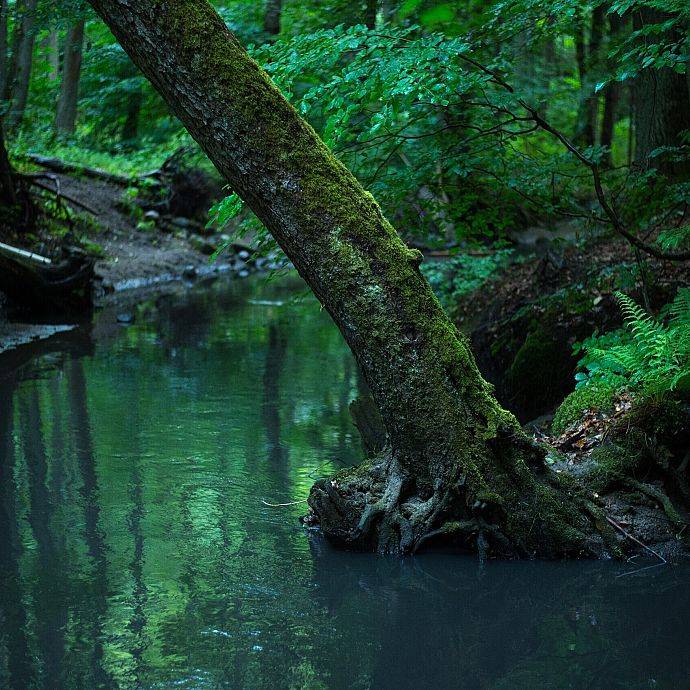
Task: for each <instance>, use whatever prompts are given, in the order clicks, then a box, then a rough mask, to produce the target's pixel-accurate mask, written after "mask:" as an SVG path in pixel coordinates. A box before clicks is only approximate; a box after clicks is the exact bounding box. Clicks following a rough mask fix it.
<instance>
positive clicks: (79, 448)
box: [67, 359, 114, 688]
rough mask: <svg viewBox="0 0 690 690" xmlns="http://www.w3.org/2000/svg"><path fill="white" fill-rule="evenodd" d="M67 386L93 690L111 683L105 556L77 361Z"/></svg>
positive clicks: (83, 383)
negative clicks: (106, 660)
mask: <svg viewBox="0 0 690 690" xmlns="http://www.w3.org/2000/svg"><path fill="white" fill-rule="evenodd" d="M67 385H68V389H69V406H70V423H71V431H72V434H73V436H74V448H75V454H76V458H77V465H78V468H79V475H80V478H81V488H80V491H79V493H80V495H81V499H82V504H83V510H84V541H85V542H86V546H87V551H88V554H89V557H90V561H91V568H92V570H91V575H90V577H89V584H90V596H89V604H90V605H89V606H87V607H85V616H88V619H90V620H83V621H80V624H81V626H83V627H85V628H88V632H87V633H86V634H87V636H88V638H89V639H90V643H91V645H92V646H91V647H90V650H91V654H90V657H91V658H90V664H89V665H90V670H89V674H90V677H91V682H92V683H93V684H94V687H96V688H102V687H112V686H113V684H114V683H113V680H112V678H111V677H110V676H109V674H108V673H107V671H106V670H105V668H104V666H103V656H104V648H103V639H104V633H103V624H104V621H105V618H106V614H107V609H108V602H107V594H108V579H107V565H108V563H107V553H106V549H107V547H106V544H105V539H104V536H103V533H102V531H101V528H100V513H101V508H100V503H99V498H100V497H99V490H98V476H97V473H96V458H95V453H94V447H93V438H92V435H91V422H90V415H89V407H88V401H87V395H86V379H85V377H84V365H83V360H81V359H72V361H71V362H70V363H69V364H68V366H67Z"/></svg>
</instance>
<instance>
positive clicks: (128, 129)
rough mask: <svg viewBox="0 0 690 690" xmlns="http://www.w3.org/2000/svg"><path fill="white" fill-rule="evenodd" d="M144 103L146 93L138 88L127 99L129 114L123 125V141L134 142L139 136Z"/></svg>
mask: <svg viewBox="0 0 690 690" xmlns="http://www.w3.org/2000/svg"><path fill="white" fill-rule="evenodd" d="M143 101H144V93H143V91H142V90H141V89H140V88H138V89H137V90H136V91H133V92H132V93H130V94H129V97H128V98H127V113H126V115H125V122H124V124H123V125H122V141H123V142H132V141H134V140H135V139H136V138H137V137H138V136H139V115H140V114H141V106H142V103H143Z"/></svg>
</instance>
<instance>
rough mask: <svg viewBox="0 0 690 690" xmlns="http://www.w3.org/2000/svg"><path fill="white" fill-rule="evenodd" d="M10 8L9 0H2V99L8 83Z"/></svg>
mask: <svg viewBox="0 0 690 690" xmlns="http://www.w3.org/2000/svg"><path fill="white" fill-rule="evenodd" d="M8 13H9V8H8V6H7V0H0V101H1V100H2V99H3V95H4V93H5V88H6V84H7V66H8V65H7V47H8V46H7V30H8V27H7V19H8Z"/></svg>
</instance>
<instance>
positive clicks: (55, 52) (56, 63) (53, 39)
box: [46, 30, 60, 81]
mask: <svg viewBox="0 0 690 690" xmlns="http://www.w3.org/2000/svg"><path fill="white" fill-rule="evenodd" d="M46 49H47V51H48V64H49V65H50V70H49V71H48V79H50V81H57V80H58V77H59V76H60V42H59V40H58V32H57V30H54V31H51V32H50V33H49V34H48V37H47V38H46Z"/></svg>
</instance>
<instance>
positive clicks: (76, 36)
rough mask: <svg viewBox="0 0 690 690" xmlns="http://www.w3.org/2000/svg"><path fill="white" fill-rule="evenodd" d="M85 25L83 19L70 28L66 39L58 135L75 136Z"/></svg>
mask: <svg viewBox="0 0 690 690" xmlns="http://www.w3.org/2000/svg"><path fill="white" fill-rule="evenodd" d="M84 25H85V20H83V19H82V20H81V21H78V22H77V23H76V24H74V25H73V26H70V27H69V29H68V30H67V35H66V37H65V51H64V58H63V63H62V83H61V85H60V98H59V100H58V105H57V114H56V117H55V129H56V131H57V132H58V134H73V133H74V130H75V127H76V120H77V101H78V98H79V76H80V74H81V62H82V50H83V44H84Z"/></svg>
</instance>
